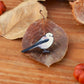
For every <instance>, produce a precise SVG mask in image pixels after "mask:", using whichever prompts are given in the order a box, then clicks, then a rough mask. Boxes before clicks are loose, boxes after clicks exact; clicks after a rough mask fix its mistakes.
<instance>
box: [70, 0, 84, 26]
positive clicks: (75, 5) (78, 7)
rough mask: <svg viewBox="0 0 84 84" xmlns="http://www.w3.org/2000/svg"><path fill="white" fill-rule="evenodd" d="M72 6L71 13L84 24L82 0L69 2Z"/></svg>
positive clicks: (83, 0) (83, 4)
mask: <svg viewBox="0 0 84 84" xmlns="http://www.w3.org/2000/svg"><path fill="white" fill-rule="evenodd" d="M70 4H71V6H72V13H73V16H74V17H75V19H76V20H77V21H78V22H80V23H82V24H84V0H76V1H74V2H70Z"/></svg>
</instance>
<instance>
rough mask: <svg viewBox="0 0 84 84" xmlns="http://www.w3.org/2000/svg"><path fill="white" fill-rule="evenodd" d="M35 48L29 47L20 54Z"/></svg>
mask: <svg viewBox="0 0 84 84" xmlns="http://www.w3.org/2000/svg"><path fill="white" fill-rule="evenodd" d="M36 47H37V46H35V45H33V46H31V47H29V48H26V49H24V50H22V52H23V53H24V52H27V51H29V50H31V49H34V48H36Z"/></svg>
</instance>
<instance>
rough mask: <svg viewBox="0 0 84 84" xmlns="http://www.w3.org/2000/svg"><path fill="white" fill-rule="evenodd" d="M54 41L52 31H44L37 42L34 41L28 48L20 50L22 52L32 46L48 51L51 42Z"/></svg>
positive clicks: (30, 48)
mask: <svg viewBox="0 0 84 84" xmlns="http://www.w3.org/2000/svg"><path fill="white" fill-rule="evenodd" d="M53 42H54V36H53V34H52V33H46V35H44V36H43V37H42V38H41V39H40V40H39V41H38V42H36V43H35V44H34V45H32V46H30V47H29V48H26V49H24V50H22V52H23V53H25V52H27V51H30V50H32V49H34V48H37V47H38V48H40V49H43V53H49V52H50V51H48V50H47V49H48V48H49V47H50V46H51V45H52V44H53Z"/></svg>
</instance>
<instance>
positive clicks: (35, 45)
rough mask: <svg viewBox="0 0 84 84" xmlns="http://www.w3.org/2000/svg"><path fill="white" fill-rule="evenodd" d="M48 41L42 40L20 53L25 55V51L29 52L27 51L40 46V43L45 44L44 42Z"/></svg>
mask: <svg viewBox="0 0 84 84" xmlns="http://www.w3.org/2000/svg"><path fill="white" fill-rule="evenodd" d="M48 41H49V39H45V40H42V41H38V42H37V43H35V44H34V45H32V46H31V47H29V48H26V49H24V50H22V52H23V53H25V52H27V51H29V50H31V49H33V48H35V47H37V46H38V45H40V44H42V43H45V42H48Z"/></svg>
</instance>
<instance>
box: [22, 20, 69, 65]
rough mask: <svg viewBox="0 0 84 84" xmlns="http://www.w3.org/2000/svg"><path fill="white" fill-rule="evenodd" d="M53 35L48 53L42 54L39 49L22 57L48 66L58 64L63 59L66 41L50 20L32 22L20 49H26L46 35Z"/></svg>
mask: <svg viewBox="0 0 84 84" xmlns="http://www.w3.org/2000/svg"><path fill="white" fill-rule="evenodd" d="M48 32H50V33H53V35H54V43H53V45H52V46H51V47H50V48H49V51H50V53H46V54H43V53H42V50H41V49H38V48H36V49H33V50H31V51H30V52H27V53H25V54H24V55H26V56H29V57H30V58H32V59H34V60H36V61H38V62H40V63H42V64H45V65H46V66H48V67H49V66H50V65H52V64H53V63H56V62H59V61H61V60H62V59H63V57H64V56H65V54H66V51H67V48H68V39H67V36H66V34H65V32H64V30H63V29H62V28H61V27H59V26H58V25H56V24H55V23H54V22H52V21H51V20H48V19H45V20H43V19H42V20H38V21H36V22H34V23H33V24H32V25H31V26H30V27H29V28H28V29H27V31H26V33H25V35H24V37H23V40H22V47H23V49H26V48H28V47H30V46H32V45H33V44H34V43H36V42H37V41H38V40H39V39H40V38H41V37H42V36H43V35H45V34H46V33H48Z"/></svg>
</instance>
